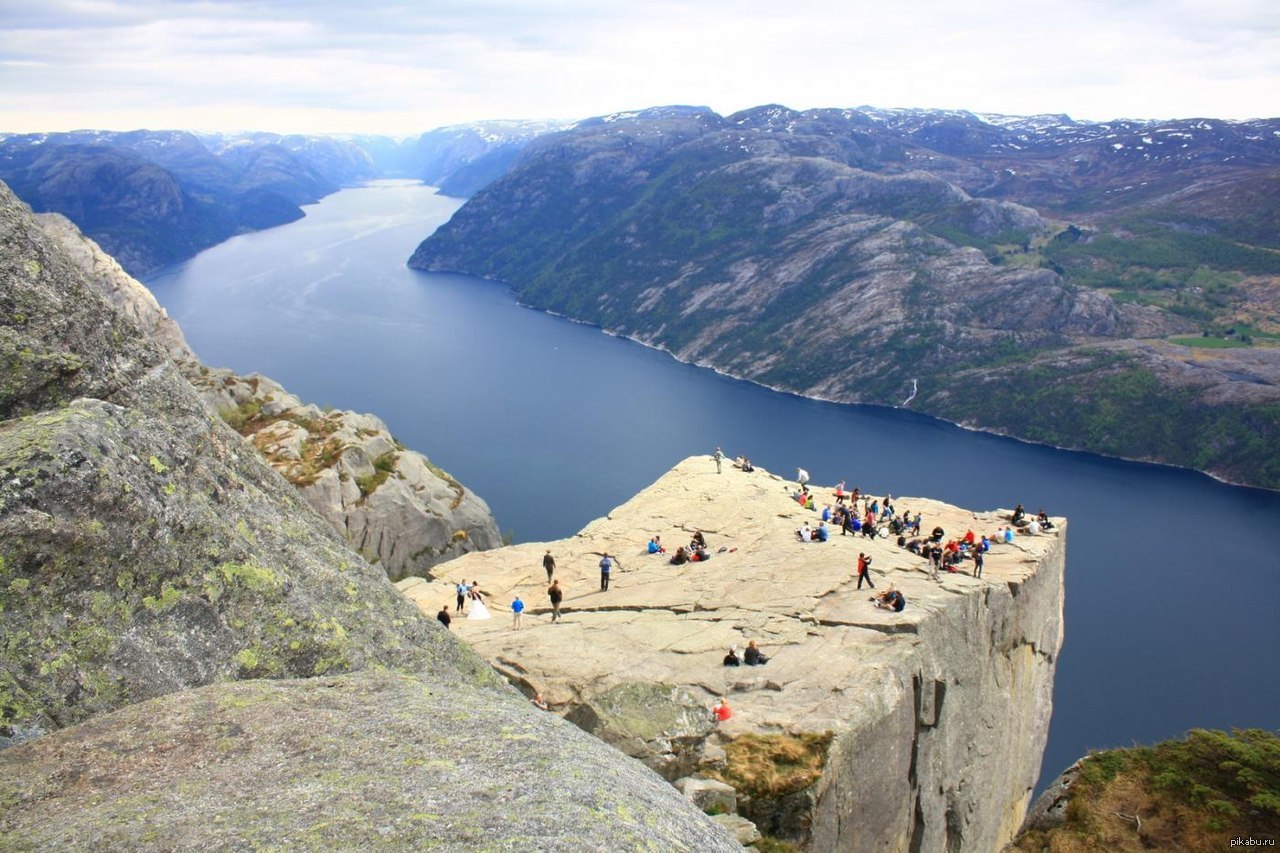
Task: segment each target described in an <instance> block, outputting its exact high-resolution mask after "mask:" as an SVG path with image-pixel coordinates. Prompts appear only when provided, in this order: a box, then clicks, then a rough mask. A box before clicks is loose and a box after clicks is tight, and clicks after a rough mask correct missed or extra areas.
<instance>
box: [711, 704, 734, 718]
mask: <svg viewBox="0 0 1280 853" xmlns="http://www.w3.org/2000/svg"><path fill="white" fill-rule="evenodd" d="M711 716H712V717H714V718H715V721H716V722H717V723H723V722H724V721H725V720H727V719H729V718H730V717H732V716H733V711H731V710H729V706H728V705H727V704H725V701H724V700H723V699H717V700H716V704H714V705H712V706H711Z"/></svg>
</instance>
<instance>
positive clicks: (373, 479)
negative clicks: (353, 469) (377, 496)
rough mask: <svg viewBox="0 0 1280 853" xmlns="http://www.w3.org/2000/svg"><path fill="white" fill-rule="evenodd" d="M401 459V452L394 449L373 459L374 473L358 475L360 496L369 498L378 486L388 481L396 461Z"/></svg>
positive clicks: (357, 481)
mask: <svg viewBox="0 0 1280 853" xmlns="http://www.w3.org/2000/svg"><path fill="white" fill-rule="evenodd" d="M399 460H400V454H399V453H396V452H395V451H394V450H388V451H387V452H386V453H384V454H382V455H381V456H379V457H378V458H377V459H375V460H373V473H372V474H367V475H365V476H363V477H356V486H357V487H359V489H360V497H361V498H367V497H369V495H371V494H373V493H374V492H375V491H377V490H378V487H379V486H381V485H382V484H383V483H385V482H386V481H387V478H388V477H390V476H391V475H392V473H394V472H395V470H396V462H398V461H399Z"/></svg>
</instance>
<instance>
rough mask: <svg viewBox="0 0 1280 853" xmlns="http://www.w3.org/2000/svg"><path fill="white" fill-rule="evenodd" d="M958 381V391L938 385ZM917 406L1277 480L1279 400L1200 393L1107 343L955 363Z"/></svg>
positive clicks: (1048, 439)
mask: <svg viewBox="0 0 1280 853" xmlns="http://www.w3.org/2000/svg"><path fill="white" fill-rule="evenodd" d="M957 387H967V388H968V389H969V391H968V392H967V393H965V394H963V395H953V394H949V393H947V392H948V390H949V389H951V388H957ZM920 390H921V397H922V400H921V402H922V403H923V404H924V405H923V406H922V408H924V409H925V410H926V411H932V412H936V413H937V414H939V415H940V416H942V417H945V418H948V419H950V420H955V421H958V422H962V423H969V424H973V425H975V426H979V427H983V428H987V429H1003V430H1008V431H1009V432H1012V433H1013V434H1014V435H1018V436H1020V437H1022V438H1025V439H1027V440H1029V441H1038V442H1042V443H1044V444H1050V445H1055V446H1060V447H1076V448H1086V449H1089V450H1091V451H1094V452H1097V453H1105V454H1109V455H1113V456H1121V457H1125V458H1128V459H1159V460H1163V461H1169V462H1175V463H1176V464H1180V465H1186V466H1187V467H1191V468H1196V469H1198V470H1201V471H1209V472H1212V473H1214V474H1215V475H1217V476H1221V477H1226V478H1228V479H1232V480H1235V481H1237V482H1249V483H1254V484H1257V485H1260V486H1265V487H1269V488H1277V487H1280V456H1278V455H1277V454H1276V453H1275V448H1276V447H1280V404H1277V403H1251V402H1248V401H1242V402H1239V403H1235V404H1233V405H1230V406H1223V405H1218V404H1213V403H1210V402H1205V401H1203V400H1201V399H1200V398H1199V396H1198V395H1197V393H1196V392H1195V391H1194V390H1192V389H1186V388H1175V387H1171V386H1167V385H1164V384H1163V383H1162V382H1161V381H1160V379H1159V378H1158V377H1157V376H1156V375H1155V374H1154V373H1152V372H1151V371H1150V370H1148V369H1146V368H1145V367H1144V366H1142V364H1141V363H1139V362H1137V361H1132V360H1129V359H1127V358H1126V357H1124V356H1120V355H1117V354H1113V353H1106V352H1101V351H1097V352H1093V353H1091V354H1083V353H1081V354H1078V355H1077V357H1076V358H1073V359H1072V360H1070V361H1068V362H1065V363H1063V362H1051V363H1043V364H1033V365H1025V366H1015V367H1008V368H1005V369H1003V370H1001V371H999V372H998V373H996V374H973V373H964V372H961V373H958V374H954V375H948V376H941V377H937V378H935V379H934V380H931V383H930V385H929V387H927V388H926V387H925V386H924V383H922V384H921V389H920Z"/></svg>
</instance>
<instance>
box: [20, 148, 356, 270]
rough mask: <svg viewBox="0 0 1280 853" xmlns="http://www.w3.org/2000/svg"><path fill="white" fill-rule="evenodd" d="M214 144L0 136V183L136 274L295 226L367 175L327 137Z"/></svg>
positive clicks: (351, 154) (345, 150) (350, 150)
mask: <svg viewBox="0 0 1280 853" xmlns="http://www.w3.org/2000/svg"><path fill="white" fill-rule="evenodd" d="M217 145H218V148H217V150H216V151H214V150H211V149H210V148H209V147H208V146H206V144H205V143H204V142H202V141H201V140H200V139H199V138H197V137H196V136H195V135H194V134H190V133H185V132H182V131H156V132H153V131H132V132H129V133H106V132H98V131H77V132H74V133H58V134H25V135H11V136H5V137H3V138H0V179H2V180H4V181H6V182H7V183H8V184H9V185H10V186H11V187H12V188H13V190H14V191H15V192H16V193H17V194H18V195H19V196H20V197H21V198H23V199H24V200H25V201H27V203H29V204H30V205H32V207H33V208H35V209H36V210H39V211H53V212H57V213H61V214H63V215H64V216H66V217H67V218H68V219H70V220H71V221H72V222H74V223H75V224H76V225H77V226H79V227H80V229H81V230H82V231H84V232H85V233H86V234H87V235H89V236H90V237H92V238H93V239H94V240H95V241H97V242H98V243H99V244H100V245H101V246H102V247H103V248H104V249H105V250H106V251H107V252H108V253H109V254H111V255H113V256H114V257H116V258H117V259H118V260H119V261H120V263H121V264H122V265H123V266H124V267H125V269H127V270H129V271H130V272H131V273H133V274H134V275H142V274H145V273H147V272H151V271H153V270H156V269H158V268H160V267H163V266H165V265H167V264H171V263H174V262H176V261H180V260H184V259H186V258H189V257H191V256H192V255H195V254H196V253H197V252H199V251H201V250H203V249H206V248H208V247H209V246H213V245H215V244H217V243H220V242H222V241H223V240H226V239H227V238H229V237H232V236H234V235H235V234H239V233H242V232H244V231H252V230H256V229H260V228H269V227H271V226H274V225H280V224H283V223H285V222H291V221H293V220H295V219H299V218H301V217H302V210H301V209H300V205H303V204H307V203H311V202H314V201H317V200H319V199H320V198H321V197H323V196H325V195H327V194H328V193H331V192H333V191H334V190H336V189H338V187H339V186H341V185H342V184H343V183H347V182H351V181H354V180H363V179H366V178H370V177H373V176H374V175H375V170H374V168H373V165H372V163H371V161H370V160H369V158H368V156H367V155H366V154H365V153H364V152H363V151H361V150H360V149H359V148H356V147H355V146H353V145H350V144H348V143H340V142H337V141H334V140H313V139H310V138H303V137H279V136H274V135H270V134H257V135H254V136H251V137H247V138H243V139H237V140H234V141H232V142H227V141H226V140H217Z"/></svg>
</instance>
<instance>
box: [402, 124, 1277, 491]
mask: <svg viewBox="0 0 1280 853" xmlns="http://www.w3.org/2000/svg"><path fill="white" fill-rule="evenodd" d="M1272 124H1276V123H1266V122H1261V123H1252V124H1250V125H1248V127H1246V128H1244V129H1241V128H1240V127H1235V126H1232V127H1231V128H1229V130H1230V132H1229V133H1224V134H1218V135H1217V136H1214V137H1213V138H1212V139H1211V140H1208V141H1203V142H1202V144H1200V145H1199V146H1198V147H1196V148H1194V149H1192V148H1190V145H1191V143H1187V145H1188V146H1189V148H1188V149H1182V148H1176V149H1172V150H1169V149H1161V150H1163V151H1165V152H1166V153H1163V154H1159V155H1158V156H1157V155H1151V154H1150V152H1147V151H1143V152H1139V153H1138V155H1137V156H1133V155H1131V154H1126V153H1125V151H1126V148H1125V143H1117V142H1115V141H1114V139H1115V138H1117V133H1118V132H1119V131H1118V130H1117V129H1116V128H1114V127H1111V126H1095V125H1078V124H1076V123H1067V124H1065V125H1060V124H1058V123H1055V121H1054V120H1053V119H1052V117H1039V118H1038V119H1027V120H1022V121H1015V120H1007V121H1005V122H1003V123H992V122H991V121H985V120H983V119H980V118H978V117H977V116H973V115H970V114H967V113H966V114H920V113H890V114H879V115H877V114H875V113H871V112H859V111H854V110H814V111H809V112H806V113H796V112H794V111H790V110H787V109H785V108H782V107H776V106H770V107H760V108H756V109H754V110H748V111H746V112H743V113H739V114H736V115H734V116H730V117H728V118H723V117H721V116H718V115H716V114H715V113H712V112H711V111H709V110H706V109H701V108H693V107H675V108H658V109H653V110H647V111H642V112H640V113H633V114H623V115H615V116H607V117H603V118H601V119H597V120H593V121H588V122H582V123H580V124H579V125H578V126H576V127H575V128H574V129H573V130H571V131H567V132H564V133H559V134H550V135H547V136H544V137H541V138H540V139H538V140H536V141H535V142H534V143H532V144H531V145H530V146H529V147H528V148H527V149H526V151H525V153H524V155H523V156H522V157H521V159H520V160H519V161H518V163H517V164H516V166H515V167H514V169H513V170H512V171H511V172H510V173H508V174H507V175H506V176H505V177H503V178H501V179H499V180H498V181H496V182H494V183H493V184H491V185H490V186H488V187H487V188H485V189H484V190H482V191H481V192H479V193H478V194H477V195H476V196H474V197H473V198H472V199H471V201H469V202H468V203H467V204H466V205H465V206H464V207H463V208H462V209H461V210H459V211H458V213H457V214H456V215H455V216H454V218H453V219H452V220H451V221H450V222H449V223H447V224H446V225H445V226H443V227H441V228H440V229H439V230H438V231H437V232H436V233H435V234H434V235H432V236H431V237H430V238H428V239H427V240H426V241H424V242H423V244H422V245H421V246H420V247H419V248H418V250H417V251H416V252H415V253H414V256H413V257H412V258H411V260H410V262H409V263H410V266H413V267H417V268H421V269H432V270H448V271H461V272H468V273H473V274H476V275H480V276H483V277H486V278H493V279H499V280H502V281H506V282H509V283H511V284H512V285H513V286H515V288H516V290H517V292H518V293H519V295H520V298H521V299H522V300H523V301H524V302H526V303H529V304H531V305H534V306H537V307H543V308H546V309H549V310H553V311H557V312H560V313H564V314H568V315H569V316H572V317H575V318H578V319H582V320H586V321H589V322H594V323H598V324H600V325H602V326H605V327H607V328H609V329H611V330H613V331H616V332H618V333H621V334H624V335H628V336H631V337H634V338H636V339H638V340H641V341H644V342H646V343H649V344H652V345H655V346H660V347H663V348H666V349H669V350H670V351H671V352H673V353H674V354H675V355H676V356H677V357H679V358H681V359H684V360H688V361H693V362H696V363H700V364H706V365H710V366H714V367H716V368H718V369H721V370H725V371H727V372H730V373H732V374H734V375H738V376H741V377H744V378H748V379H752V380H754V381H757V382H761V383H763V384H766V385H770V386H774V387H779V388H784V389H787V390H791V391H796V392H799V393H803V394H809V395H814V396H820V397H824V398H828V399H834V400H841V401H858V402H871V403H883V404H891V405H892V404H899V403H902V402H903V401H905V400H910V401H911V405H913V406H914V407H917V408H920V409H922V410H923V411H926V412H929V413H932V414H937V415H940V416H943V417H949V418H951V419H954V420H960V421H964V422H966V423H970V424H974V425H977V426H981V427H983V428H987V429H994V430H998V431H1008V432H1011V433H1013V434H1015V435H1023V436H1026V437H1030V438H1035V439H1036V440H1040V441H1046V442H1050V443H1054V444H1059V445H1065V446H1072V447H1083V448H1086V449H1091V450H1096V451H1100V452H1104V453H1112V454H1117V455H1123V456H1130V457H1137V458H1144V459H1159V460H1162V461H1168V462H1173V463H1176V464H1183V465H1191V466H1195V467H1199V468H1203V469H1205V470H1209V471H1211V472H1213V473H1216V474H1219V475H1221V476H1224V477H1227V478H1229V479H1234V480H1238V481H1243V482H1252V483H1258V484H1264V485H1272V486H1280V460H1277V459H1276V458H1275V456H1274V454H1273V453H1271V452H1269V451H1268V450H1267V449H1266V448H1267V447H1269V446H1274V444H1275V442H1277V441H1280V350H1276V349H1259V348H1253V349H1217V350H1203V349H1200V350H1194V351H1193V350H1191V349H1188V348H1186V347H1181V346H1175V345H1173V344H1170V343H1167V342H1165V341H1164V339H1165V338H1168V337H1170V336H1172V335H1178V334H1182V335H1188V334H1192V335H1198V334H1199V333H1200V332H1201V331H1202V330H1203V331H1205V332H1206V333H1209V334H1214V333H1217V332H1219V331H1220V330H1219V328H1218V326H1217V325H1215V324H1217V323H1230V322H1232V319H1233V317H1234V315H1233V314H1231V313H1230V312H1231V311H1234V310H1237V309H1241V310H1243V306H1247V307H1248V310H1249V312H1251V313H1250V317H1252V318H1253V319H1254V320H1255V321H1256V322H1255V323H1254V324H1253V325H1250V326H1248V327H1247V328H1249V329H1252V330H1254V333H1255V335H1254V336H1255V337H1261V336H1265V335H1266V334H1267V332H1266V331H1265V330H1266V329H1270V328H1274V329H1275V330H1276V331H1277V332H1280V312H1276V311H1274V310H1273V307H1272V306H1273V305H1274V303H1273V301H1268V297H1267V296H1266V294H1267V293H1270V292H1273V285H1274V284H1275V280H1274V279H1272V278H1270V277H1269V276H1270V275H1271V273H1270V270H1271V269H1272V267H1273V265H1274V267H1275V270H1276V271H1277V272H1280V255H1276V254H1274V253H1272V252H1270V251H1269V250H1268V249H1266V248H1265V245H1269V244H1264V247H1261V248H1260V247H1257V246H1253V245H1249V244H1244V243H1242V242H1241V241H1239V240H1238V239H1236V232H1235V231H1233V229H1234V228H1235V225H1234V224H1233V223H1235V222H1236V220H1234V219H1231V218H1230V217H1227V216H1218V217H1217V218H1212V217H1210V216H1208V215H1207V214H1206V213H1205V211H1206V210H1209V209H1210V208H1212V209H1214V210H1219V209H1221V208H1222V205H1221V204H1219V202H1218V201H1214V200H1213V199H1215V198H1217V196H1215V195H1214V193H1215V192H1216V191H1215V190H1213V189H1212V188H1213V187H1220V188H1221V187H1225V188H1230V187H1235V186H1237V185H1238V184H1239V182H1241V181H1245V180H1251V181H1254V182H1256V181H1258V180H1259V178H1260V177H1265V176H1267V175H1273V172H1274V165H1273V164H1274V163H1276V162H1280V141H1275V140H1276V139H1280V137H1270V139H1271V140H1272V141H1268V139H1269V137H1266V136H1261V137H1260V138H1259V139H1260V141H1259V140H1254V139H1253V138H1252V137H1253V136H1257V135H1258V134H1260V133H1262V131H1265V130H1267V129H1268V128H1270V127H1271V125H1272ZM1255 125H1256V126H1255ZM1278 126H1280V125H1278ZM1166 129H1167V128H1166ZM1255 131H1256V132H1255ZM1128 132H1131V133H1136V134H1142V133H1143V131H1142V130H1141V129H1139V128H1134V127H1130V128H1128ZM1146 132H1147V135H1149V136H1150V137H1151V138H1152V139H1155V135H1156V130H1155V129H1153V128H1147V131H1146ZM1188 133H1190V131H1188ZM1200 133H1201V134H1202V135H1206V134H1208V133H1209V131H1208V130H1202V131H1200ZM1164 136H1169V134H1168V133H1166V134H1164ZM1126 138H1127V137H1126ZM1143 138H1146V137H1144V136H1141V135H1140V136H1139V139H1143ZM1170 138H1176V137H1170ZM1169 144H1170V145H1172V143H1169ZM1179 144H1181V143H1179ZM926 145H928V146H933V147H926ZM1144 145H1145V143H1144ZM1116 146H1120V147H1116ZM1225 150H1233V151H1236V152H1237V153H1236V154H1235V155H1233V156H1232V157H1231V158H1230V159H1228V161H1227V162H1226V163H1225V164H1221V163H1218V162H1217V160H1216V159H1215V158H1216V157H1217V154H1219V153H1221V152H1222V151H1225ZM1024 152H1026V153H1024ZM1107 152H1110V153H1109V154H1108V153H1107ZM1178 152H1181V153H1178ZM1144 154H1146V155H1150V156H1142V155H1144ZM1108 158H1110V159H1108ZM1024 164H1025V167H1026V169H1027V170H1028V173H1030V174H1038V175H1039V176H1040V177H1038V178H1036V179H1034V180H1032V179H1028V181H1029V185H1030V186H1032V187H1033V188H1035V189H1036V192H1027V193H1021V192H1014V191H1013V189H1012V188H1011V185H1009V184H1002V183H1000V176H1001V175H1009V174H1010V173H1014V176H1015V177H1016V176H1017V174H1020V170H1022V169H1023V168H1024ZM1104 166H1105V168H1104ZM1050 167H1052V168H1050ZM1037 170H1039V171H1038V172H1037ZM1166 172H1170V173H1172V177H1169V176H1168V175H1166ZM1180 176H1181V177H1180ZM1188 176H1191V177H1188ZM1157 179H1159V180H1162V181H1163V184H1161V188H1160V189H1158V190H1153V191H1152V193H1154V194H1149V195H1145V196H1143V199H1145V200H1141V199H1137V200H1135V199H1136V196H1134V197H1131V198H1129V199H1127V200H1126V201H1125V202H1124V203H1117V202H1115V201H1113V200H1112V199H1111V195H1114V193H1112V194H1109V193H1108V187H1109V186H1110V183H1115V182H1118V181H1125V182H1131V181H1135V182H1139V183H1141V182H1142V181H1143V180H1145V181H1146V183H1147V184H1154V183H1156V182H1157ZM1179 180H1186V181H1189V182H1190V183H1189V186H1191V187H1194V189H1193V190H1190V191H1189V192H1188V197H1189V198H1190V199H1192V200H1194V201H1195V203H1196V204H1195V205H1192V206H1191V207H1188V208H1186V209H1184V208H1182V207H1178V208H1177V210H1178V212H1179V213H1180V214H1181V216H1180V217H1171V216H1170V215H1169V212H1168V211H1169V205H1170V204H1172V202H1170V201H1169V199H1170V189H1169V188H1170V187H1172V186H1173V185H1174V184H1176V183H1177V182H1178V181H1179ZM1109 182H1110V183H1109ZM1124 186H1129V184H1128V183H1125V184H1124ZM997 190H999V192H997ZM1224 191H1225V190H1224ZM1055 194H1056V195H1055ZM1091 196H1096V197H1099V198H1102V199H1104V200H1105V203H1099V204H1096V205H1094V206H1093V207H1091V208H1089V217H1088V218H1087V219H1086V218H1083V217H1082V218H1080V219H1079V220H1078V222H1079V223H1080V224H1079V225H1076V224H1069V223H1067V222H1063V221H1061V220H1060V219H1057V218H1056V217H1059V216H1062V215H1064V212H1066V211H1067V210H1068V208H1070V207H1071V206H1072V205H1075V206H1077V207H1079V206H1082V205H1084V203H1085V200H1086V198H1087V197H1091ZM1015 199H1016V201H1015ZM1050 199H1057V202H1056V205H1057V206H1056V207H1055V206H1054V205H1052V204H1050V203H1049V202H1048V200H1050ZM1250 199H1251V200H1252V201H1253V202H1254V203H1255V204H1256V205H1259V206H1260V208H1261V211H1262V213H1265V212H1266V211H1272V212H1274V211H1275V210H1276V209H1280V202H1277V201H1276V200H1275V199H1269V198H1266V197H1265V195H1264V194H1261V193H1255V194H1253V195H1252V196H1250ZM1157 200H1158V201H1159V203H1158V204H1157V203H1156V202H1157ZM1023 201H1030V202H1034V203H1036V204H1037V205H1040V207H1041V209H1040V210H1037V209H1036V208H1035V207H1032V206H1030V205H1027V204H1023V203H1021V202H1023ZM1215 205H1216V206H1215ZM1193 218H1195V222H1194V223H1193V222H1192V219H1193ZM1263 219H1265V217H1255V218H1253V219H1252V220H1251V221H1253V222H1255V223H1257V222H1260V221H1263ZM1117 223H1127V224H1126V225H1125V227H1124V228H1121V225H1120V224H1117ZM1193 228H1194V230H1193ZM1264 230H1265V229H1264ZM1268 239H1272V240H1273V241H1275V240H1280V237H1276V236H1275V235H1274V234H1273V235H1272V236H1271V237H1269V238H1268ZM1212 264H1216V265H1217V266H1211V265H1212ZM1268 324H1270V325H1268ZM1224 329H1225V327H1224ZM1278 340H1280V338H1278ZM1135 341H1143V342H1144V343H1142V344H1135V343H1134V342H1135ZM1171 424H1180V425H1181V427H1182V429H1180V430H1179V429H1173V428H1171Z"/></svg>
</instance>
